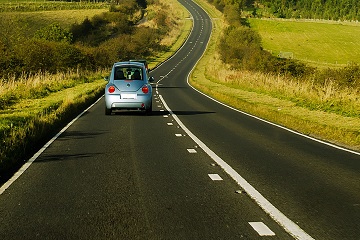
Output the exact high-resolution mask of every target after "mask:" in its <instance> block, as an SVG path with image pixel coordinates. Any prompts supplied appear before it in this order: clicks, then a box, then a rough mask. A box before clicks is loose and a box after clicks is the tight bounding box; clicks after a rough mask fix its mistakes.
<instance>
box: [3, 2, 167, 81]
mask: <svg viewBox="0 0 360 240" xmlns="http://www.w3.org/2000/svg"><path fill="white" fill-rule="evenodd" d="M117 3H118V4H117V5H114V6H115V7H112V8H113V10H114V11H111V12H106V13H103V14H100V15H97V16H94V17H93V18H91V19H89V18H86V19H85V20H84V21H83V22H82V23H80V24H74V25H72V26H71V28H70V30H66V29H63V28H61V27H60V26H59V25H58V24H51V25H49V26H47V27H45V28H42V29H39V30H38V31H37V32H36V33H35V34H34V37H33V38H27V39H26V38H23V39H22V40H21V41H18V42H16V44H12V45H9V44H5V43H4V41H1V39H0V77H4V78H6V77H7V76H13V75H18V76H19V75H21V74H24V73H29V74H31V73H36V72H39V71H46V72H50V73H56V72H59V71H66V70H69V69H77V68H82V69H87V70H94V69H97V68H105V67H109V66H111V65H112V64H113V63H114V62H116V61H120V60H128V59H130V58H147V57H149V56H151V55H152V54H153V52H154V51H158V50H161V49H162V46H161V45H160V40H161V38H162V36H163V35H164V34H166V33H167V31H168V27H166V25H167V24H168V23H167V20H166V14H164V13H162V14H158V17H159V19H158V24H164V25H163V26H161V28H159V29H153V28H148V27H139V26H137V25H136V24H135V23H134V22H133V20H134V18H133V14H134V10H133V9H132V10H131V11H129V12H127V13H125V12H126V11H128V9H129V8H130V7H131V6H132V7H134V4H135V5H136V7H134V8H135V9H141V7H143V6H145V4H144V3H145V1H135V0H131V1H127V0H126V1H125V0H119V1H118V2H117ZM138 4H139V5H138ZM138 13H139V12H138ZM138 15H139V14H138Z"/></svg>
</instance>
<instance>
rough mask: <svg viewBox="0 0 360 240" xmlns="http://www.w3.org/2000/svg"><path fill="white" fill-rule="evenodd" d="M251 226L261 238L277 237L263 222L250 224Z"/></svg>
mask: <svg viewBox="0 0 360 240" xmlns="http://www.w3.org/2000/svg"><path fill="white" fill-rule="evenodd" d="M249 224H250V225H251V227H252V228H253V229H254V230H255V231H256V232H257V233H258V234H259V235H260V236H275V233H274V232H273V231H271V229H270V228H269V227H268V226H266V225H265V223H263V222H249Z"/></svg>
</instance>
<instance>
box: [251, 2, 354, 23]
mask: <svg viewBox="0 0 360 240" xmlns="http://www.w3.org/2000/svg"><path fill="white" fill-rule="evenodd" d="M257 2H259V3H261V4H262V5H263V6H264V7H265V10H267V11H268V12H269V13H270V14H272V15H274V16H276V17H281V18H316V19H331V20H360V12H359V8H360V1H358V0H259V1H257Z"/></svg>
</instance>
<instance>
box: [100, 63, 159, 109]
mask: <svg viewBox="0 0 360 240" xmlns="http://www.w3.org/2000/svg"><path fill="white" fill-rule="evenodd" d="M105 80H107V81H108V84H107V85H106V87H105V114H106V115H110V114H111V113H112V111H113V110H122V109H123V110H141V111H145V112H146V113H147V114H151V112H152V87H151V85H150V82H152V81H154V79H153V78H152V77H150V78H149V77H148V75H147V71H146V68H145V66H144V64H142V63H139V62H117V63H115V64H114V66H113V68H112V71H111V75H110V77H106V78H105Z"/></svg>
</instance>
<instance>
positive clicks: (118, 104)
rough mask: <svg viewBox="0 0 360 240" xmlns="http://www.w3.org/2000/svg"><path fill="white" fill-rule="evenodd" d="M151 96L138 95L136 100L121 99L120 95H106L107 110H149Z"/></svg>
mask: <svg viewBox="0 0 360 240" xmlns="http://www.w3.org/2000/svg"><path fill="white" fill-rule="evenodd" d="M151 104H152V97H151V95H138V96H137V98H136V99H120V96H119V95H105V105H106V108H107V109H149V108H150V107H151Z"/></svg>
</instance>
